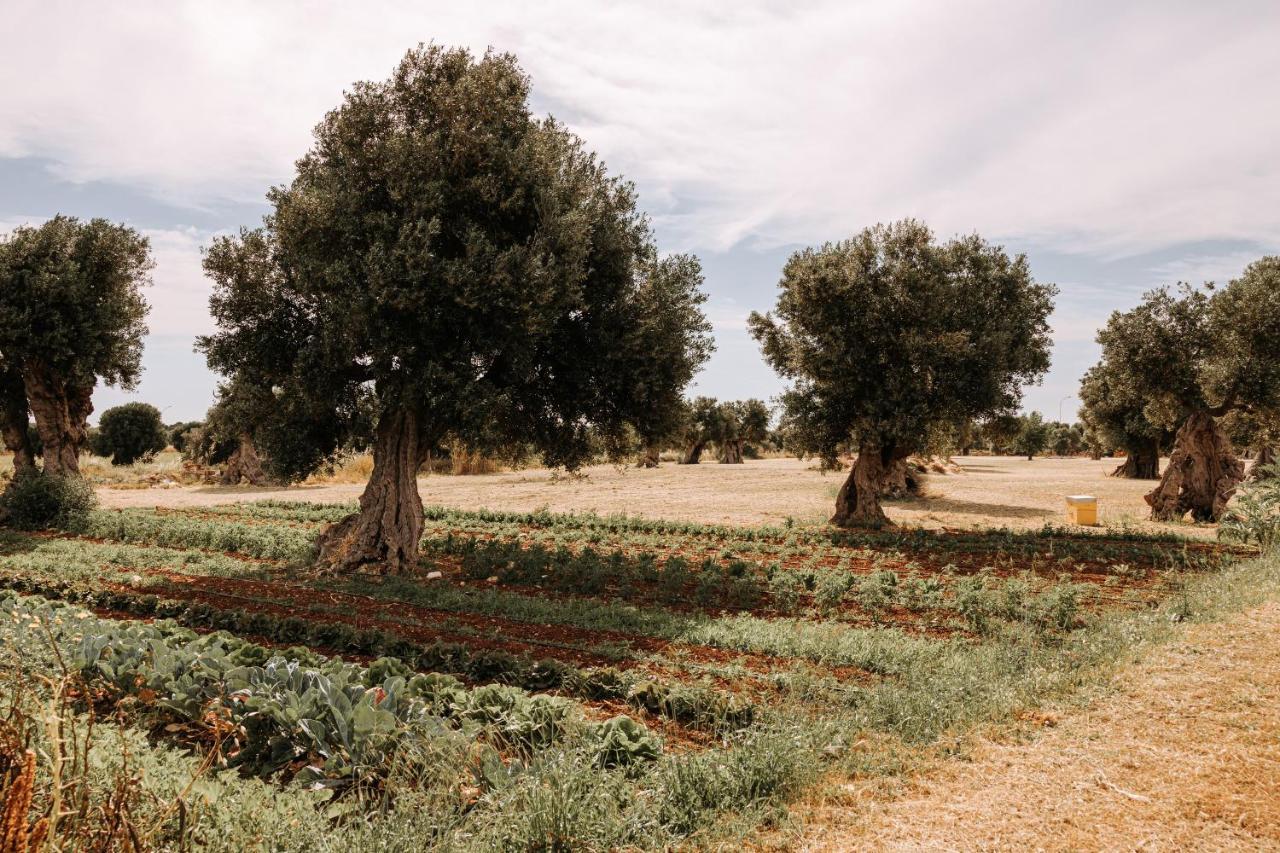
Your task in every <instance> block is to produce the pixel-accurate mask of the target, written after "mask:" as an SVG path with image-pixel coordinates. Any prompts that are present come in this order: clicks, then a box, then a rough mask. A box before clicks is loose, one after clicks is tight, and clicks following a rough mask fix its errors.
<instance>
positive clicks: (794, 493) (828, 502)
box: [99, 456, 1213, 535]
mask: <svg viewBox="0 0 1280 853" xmlns="http://www.w3.org/2000/svg"><path fill="white" fill-rule="evenodd" d="M956 461H957V462H959V463H960V465H961V467H962V469H963V471H964V473H961V474H946V475H943V474H936V475H932V476H930V478H929V482H928V490H929V493H930V495H931V497H929V498H927V499H924V500H918V501H902V502H895V503H892V504H890V505H889V507H888V513H889V516H890V517H891V518H893V519H894V520H895V521H897V522H899V523H903V524H913V525H923V526H926V527H963V528H974V527H1001V526H1009V527H1015V528H1028V527H1040V526H1041V525H1043V524H1044V523H1045V522H1046V521H1054V522H1057V521H1062V520H1063V518H1064V506H1063V498H1064V497H1065V496H1066V495H1069V494H1077V493H1082V492H1083V493H1087V494H1093V495H1096V496H1097V497H1098V499H1099V503H1100V521H1101V522H1102V523H1103V524H1107V525H1123V524H1130V525H1134V526H1138V527H1143V528H1153V529H1176V530H1178V531H1180V532H1183V533H1191V534H1193V535H1194V534H1200V535H1212V533H1213V528H1212V527H1210V526H1205V525H1190V524H1185V525H1152V524H1149V523H1148V522H1146V521H1145V517H1146V509H1147V507H1146V504H1144V503H1143V502H1142V495H1143V494H1144V493H1145V492H1147V491H1148V490H1149V489H1150V488H1151V486H1152V485H1153V484H1152V483H1151V482H1148V481H1134V480H1117V479H1114V478H1111V477H1108V476H1106V474H1107V472H1108V471H1110V470H1111V469H1112V468H1114V467H1115V464H1116V462H1115V460H1101V461H1096V462H1095V461H1093V460H1089V459H1036V460H1034V461H1032V462H1028V461H1027V460H1026V459H1020V458H1011V457H978V456H975V457H969V458H960V457H957V460H956ZM367 467H368V466H367V464H365V463H362V462H361V461H360V460H356V461H355V462H353V463H352V464H351V465H350V466H349V467H348V468H346V469H343V471H342V473H341V475H340V477H339V480H340V482H328V483H308V484H307V485H303V486H295V487H292V488H288V489H282V488H260V489H259V488H249V487H236V488H224V487H215V486H196V487H183V488H168V489H157V490H145V491H129V492H122V491H117V490H114V489H100V490H99V494H100V496H101V498H102V500H103V503H104V504H105V505H107V506H156V505H164V506H176V505H188V506H195V505H200V504H207V503H230V502H234V501H240V500H253V499H260V498H280V499H285V500H308V501H320V502H338V501H349V500H354V499H355V498H356V497H358V496H359V494H360V491H361V488H362V485H363V480H364V477H366V476H367V471H366V468H367ZM841 481H842V475H841V474H838V473H828V474H823V473H821V472H819V471H818V470H816V467H815V466H814V464H813V463H812V462H804V461H800V460H797V459H763V460H753V461H750V462H747V463H746V464H744V465H719V464H716V463H714V462H712V463H704V464H702V465H673V464H670V463H664V464H663V465H662V467H660V468H656V469H648V470H646V469H637V468H632V467H615V466H609V465H597V466H593V467H591V468H587V469H586V470H585V471H583V472H582V475H581V476H566V475H564V474H563V473H557V472H554V471H548V470H546V469H541V468H538V469H529V470H523V471H507V472H502V473H497V474H486V475H479V476H471V477H449V476H430V477H423V478H421V479H420V480H419V483H418V485H419V488H420V490H421V492H422V499H423V501H425V502H426V503H428V504H447V505H449V506H454V507H459V508H464V509H476V508H481V507H486V508H490V509H509V510H533V509H538V508H546V509H550V510H554V511H560V512H571V511H577V512H581V511H592V512H598V513H602V514H608V513H626V514H630V515H644V516H652V517H658V518H672V519H683V520H689V521H703V522H716V523H728V524H780V523H782V522H783V521H785V520H786V519H788V518H790V519H793V520H794V521H796V522H798V523H801V524H818V523H822V522H824V521H825V520H826V518H827V517H828V516H829V515H830V513H831V510H832V507H833V504H834V502H835V493H836V490H837V489H838V488H839V486H840V483H841Z"/></svg>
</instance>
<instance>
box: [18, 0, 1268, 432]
mask: <svg viewBox="0 0 1280 853" xmlns="http://www.w3.org/2000/svg"><path fill="white" fill-rule="evenodd" d="M0 7H2V9H0V11H2V12H3V20H4V22H5V26H4V28H3V30H0V79H3V80H4V81H5V84H4V86H3V87H0V233H4V232H7V231H8V230H10V229H11V228H12V227H14V226H15V225H18V224H23V223H31V224H37V223H39V222H42V221H44V220H45V219H47V218H49V217H50V216H52V215H54V214H55V213H66V214H71V215H75V216H81V217H91V216H102V217H107V218H109V219H112V220H115V221H120V222H125V223H128V224H130V225H132V226H134V227H136V228H138V229H140V230H142V231H144V232H145V233H146V234H147V235H148V236H149V238H150V240H151V245H152V250H153V253H154V256H155V260H156V268H155V271H154V274H153V284H152V285H151V287H150V288H148V290H147V299H148V301H149V302H150V304H151V313H150V317H149V321H148V324H149V327H150V330H151V333H150V335H149V336H148V338H147V341H146V350H145V354H144V358H143V363H144V368H145V370H144V374H143V378H142V381H141V383H140V385H139V387H138V389H137V390H136V391H135V392H132V393H124V392H121V391H119V390H117V389H110V388H100V389H99V390H98V392H97V393H96V394H95V398H94V400H95V406H96V408H97V410H98V411H99V412H101V411H102V410H103V409H105V408H107V407H109V406H111V405H115V404H118V403H120V402H122V401H125V400H128V399H141V400H145V401H147V402H150V403H153V404H155V405H156V406H157V407H159V408H160V409H161V410H162V411H163V412H164V417H165V420H166V421H170V422H172V421H176V420H186V419H196V418H199V417H201V416H202V415H203V413H204V411H205V409H206V408H207V407H208V406H209V404H210V402H211V399H212V395H213V390H214V387H215V384H216V380H217V377H215V376H213V375H212V374H210V373H209V371H208V370H207V369H206V368H205V365H204V362H203V358H202V357H201V356H199V355H198V354H196V353H194V352H193V351H192V342H193V339H194V337H195V336H196V335H198V334H201V333H205V332H208V331H210V330H211V328H212V322H211V320H210V318H209V314H208V310H207V300H208V296H209V292H210V285H209V282H208V281H207V280H205V279H204V278H203V276H202V274H201V270H200V251H201V247H203V246H205V245H207V244H208V243H209V241H210V240H211V239H212V238H213V237H214V236H216V235H218V234H221V233H227V232H229V231H234V230H236V229H238V228H239V227H240V226H244V225H248V226H253V225H256V224H258V222H259V221H260V219H261V217H262V215H263V213H265V212H266V205H265V203H264V194H265V192H266V190H267V189H268V188H269V187H270V186H272V185H274V184H280V183H284V182H287V181H288V180H289V179H290V178H291V176H292V170H293V163H294V161H295V160H296V159H297V158H299V157H300V156H302V155H303V154H304V153H305V152H306V150H307V148H308V146H309V144H310V134H311V129H312V128H313V127H314V126H315V124H316V123H317V122H318V121H319V120H320V119H321V118H322V117H323V115H324V113H325V112H326V111H327V110H329V109H332V108H333V107H335V106H337V105H338V104H339V103H340V102H341V98H342V93H343V91H344V90H346V89H348V88H349V87H350V86H351V84H352V83H354V82H356V81H359V80H380V79H385V78H386V77H388V76H389V75H390V73H391V71H392V69H393V68H394V67H395V65H396V64H397V62H398V61H399V59H400V58H401V56H402V55H403V54H404V52H405V50H407V49H408V48H410V47H412V46H414V45H416V44H418V43H420V42H436V43H439V44H442V45H450V46H453V45H461V46H467V47H470V48H471V49H472V50H473V51H476V52H478V53H482V52H483V51H484V50H486V49H487V48H493V49H495V50H498V51H504V52H511V53H514V54H515V55H516V56H517V57H518V58H519V60H520V62H521V64H522V66H523V67H524V69H525V70H526V71H527V72H528V73H529V75H530V76H531V78H532V81H533V97H532V100H533V107H534V109H535V110H536V111H537V112H539V113H550V114H552V115H554V116H556V117H557V118H558V119H560V120H561V121H564V122H565V123H566V124H567V125H568V126H569V127H570V128H571V129H573V130H574V131H575V132H576V133H578V134H579V135H580V136H581V137H583V139H585V140H586V142H587V144H588V146H589V147H590V148H592V149H593V150H595V151H596V152H598V153H599V154H600V156H601V157H602V158H603V159H604V161H605V162H606V163H607V164H608V167H609V169H610V171H611V172H612V173H614V174H621V175H624V176H626V177H627V178H629V179H630V180H632V181H634V182H635V184H636V186H637V189H638V192H639V196H640V202H641V207H642V208H643V209H644V210H645V211H647V213H648V214H649V215H650V217H651V218H652V221H653V224H654V229H655V232H656V234H657V237H658V243H659V246H660V248H661V250H662V251H664V252H675V251H687V252H694V253H696V254H697V255H698V256H699V257H700V258H701V259H702V262H703V266H704V270H705V273H706V289H707V292H708V294H709V297H710V298H709V301H708V303H707V312H708V316H709V317H710V319H711V321H712V323H713V325H714V329H715V336H716V344H717V350H716V353H715V355H714V356H713V357H712V359H711V361H710V362H709V364H708V365H707V367H706V368H705V370H704V371H703V373H701V374H700V375H699V376H698V377H697V379H696V380H695V386H694V388H693V389H692V390H693V391H694V392H696V393H701V394H708V395H711V396H716V397H720V398H723V399H741V398H746V397H761V398H766V399H767V398H769V397H772V396H774V395H776V394H777V393H778V392H779V391H780V390H781V389H782V383H781V381H780V380H779V379H778V378H777V377H776V376H775V375H774V373H773V372H772V370H771V369H770V368H769V367H768V365H766V364H765V363H764V361H763V359H762V358H761V357H760V353H759V349H758V347H757V345H756V344H755V342H754V341H753V340H752V339H751V338H750V336H749V335H748V333H747V331H746V317H747V315H748V314H749V313H750V312H751V311H752V310H762V311H763V310H767V309H768V308H769V307H770V306H772V304H773V303H774V301H775V299H776V289H777V282H778V277H779V272H780V270H781V268H782V265H783V263H784V262H785V260H786V258H787V256H788V255H789V254H790V253H791V252H794V251H796V250H797V249H799V248H802V247H804V246H810V245H816V244H820V243H823V242H825V241H828V240H838V239H842V238H844V237H848V236H850V235H852V234H854V233H856V232H857V231H859V230H861V229H862V228H864V227H867V226H869V225H874V224H876V223H878V222H888V221H892V220H896V219H900V218H903V217H908V216H910V217H916V218H919V219H922V220H924V221H925V222H927V223H928V224H929V225H930V226H931V227H932V228H933V229H934V231H935V233H936V234H937V235H938V236H939V237H940V238H944V239H945V238H947V237H950V236H952V235H955V234H961V233H966V234H967V233H972V232H977V233H979V234H981V235H982V236H983V237H985V238H987V239H988V240H989V241H992V242H996V243H1000V244H1002V245H1004V246H1005V247H1006V248H1007V249H1008V250H1009V251H1011V252H1021V253H1025V254H1026V255H1027V257H1028V259H1029V261H1030V265H1031V269H1032V272H1033V274H1034V276H1035V277H1036V278H1037V279H1038V280H1041V281H1049V282H1054V283H1056V284H1057V285H1058V287H1059V289H1060V293H1059V296H1058V298H1057V305H1056V310H1055V313H1054V315H1053V318H1052V325H1053V330H1054V351H1053V366H1052V368H1051V370H1050V372H1049V373H1048V375H1047V376H1046V377H1045V378H1044V380H1043V381H1042V383H1040V384H1039V385H1036V386H1031V387H1029V388H1027V389H1026V392H1025V397H1024V400H1025V407H1026V408H1027V409H1028V410H1038V411H1040V412H1042V413H1043V414H1044V415H1045V416H1046V417H1047V418H1050V419H1058V418H1059V416H1060V415H1061V417H1062V418H1063V419H1065V420H1072V419H1073V418H1074V417H1075V412H1076V407H1077V405H1078V400H1076V399H1075V397H1074V395H1075V394H1076V391H1077V388H1078V383H1079V379H1080V376H1081V375H1082V374H1083V373H1084V371H1085V370H1086V369H1087V368H1088V367H1089V366H1090V365H1091V364H1093V363H1094V362H1095V361H1096V359H1097V354H1098V347H1097V345H1096V343H1095V342H1094V336H1095V334H1096V331H1097V329H1098V327H1099V326H1101V325H1102V324H1103V323H1105V322H1106V319H1107V317H1108V316H1109V315H1110V313H1111V312H1112V311H1115V310H1124V309H1128V308H1130V307H1132V306H1133V305H1135V304H1136V303H1137V302H1138V300H1139V299H1140V298H1141V295H1142V293H1143V292H1144V291H1146V290H1149V289H1151V288H1152V287H1155V286H1158V285H1161V284H1171V283H1174V282H1177V281H1180V280H1185V281H1191V282H1196V283H1198V282H1202V281H1206V280H1216V281H1227V280H1229V279H1231V278H1232V277H1234V276H1236V275H1238V274H1239V273H1240V272H1241V271H1242V270H1243V268H1244V266H1245V265H1246V264H1247V263H1248V262H1250V261H1251V260H1254V259H1256V258H1258V257H1261V256H1263V255H1267V254H1276V253H1280V203H1278V202H1280V104H1278V103H1277V93H1280V51H1277V50H1276V48H1275V45H1276V44H1277V43H1280V4H1277V3H1274V2H1255V3H1250V2H1224V3H1212V4H1210V3H1193V2H1152V3H1144V2H1131V3H1125V4H1116V3H1110V2H1065V3H1037V4H1028V3H1023V2H990V3H988V2H964V3H956V2H941V0H939V2H910V0H906V1H905V2H904V0H891V2H861V3H859V2H826V0H799V2H777V3H767V2H753V1H752V0H734V2H731V3H730V2H717V3H713V2H702V3H696V4H695V3H685V4H678V3H667V2H661V0H648V2H635V3H629V2H615V3H609V4H604V3H599V2H595V3H592V2H580V3H570V2H562V3H557V2H546V3H537V4H532V3H520V2H501V0H490V2H485V3H474V4H462V3H456V2H455V3H448V4H445V3H434V2H414V3H393V2H366V3H338V2H331V3H325V2H306V3H302V2H295V3H289V2H273V3H270V4H263V3H252V2H219V3H208V2H203V3H195V2H190V3H187V2H164V3H162V2H154V3H135V2H127V0H116V2H112V3H96V4H85V3H62V2H50V0H43V2H26V0H0Z"/></svg>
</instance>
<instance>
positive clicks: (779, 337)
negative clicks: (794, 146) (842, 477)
mask: <svg viewBox="0 0 1280 853" xmlns="http://www.w3.org/2000/svg"><path fill="white" fill-rule="evenodd" d="M779 288H780V290H781V293H780V294H779V297H778V304H777V307H776V309H775V311H774V313H772V314H766V315H761V314H758V313H753V314H752V315H751V320H750V324H751V330H752V333H753V334H754V335H755V337H756V338H757V339H758V340H759V341H760V342H761V344H762V346H763V349H764V355H765V358H766V359H768V361H769V362H770V364H772V365H773V367H774V369H776V370H777V371H778V372H779V373H780V374H782V375H783V376H784V377H787V378H789V379H791V380H792V381H793V387H792V388H791V390H790V391H789V392H788V393H787V394H786V395H785V396H784V404H785V405H786V406H787V408H788V414H789V418H790V419H791V420H792V422H793V423H798V424H801V425H802V428H801V429H799V430H798V431H797V432H798V434H800V435H803V436H805V439H806V443H807V445H808V448H807V449H809V450H810V451H812V452H816V453H819V454H820V455H823V456H824V457H827V458H834V456H835V454H836V452H837V450H838V448H839V447H840V446H841V445H842V444H846V443H847V444H849V445H850V446H852V447H856V448H857V451H858V455H857V459H856V461H855V463H854V465H853V468H852V470H851V471H850V473H849V477H848V479H847V480H846V481H845V483H844V486H843V487H842V488H841V489H840V493H839V495H838V496H837V498H836V511H835V515H834V516H833V517H832V519H831V520H832V523H834V524H837V525H841V526H880V525H883V524H886V523H888V519H887V518H886V516H885V514H884V511H883V509H882V508H881V506H880V491H881V483H882V482H883V480H884V474H885V471H886V469H887V468H889V467H890V466H892V465H894V464H895V463H896V462H898V461H901V460H903V459H905V458H906V457H907V456H909V455H910V454H911V453H913V452H916V451H917V450H919V449H920V448H922V447H923V446H924V444H925V443H926V442H927V441H928V439H929V436H930V434H931V433H934V432H936V431H937V430H938V429H939V428H943V427H946V428H950V426H951V425H953V424H956V423H960V422H963V421H964V420H966V419H970V418H982V417H987V416H989V415H992V414H996V413H1001V412H1011V411H1012V410H1014V409H1015V408H1016V407H1017V405H1018V403H1019V401H1020V400H1021V393H1022V390H1021V389H1022V386H1023V384H1025V383H1027V382H1031V381H1034V380H1036V379H1037V378H1038V377H1039V376H1040V375H1041V374H1043V373H1044V371H1045V370H1047V369H1048V366H1049V347H1050V339H1049V325H1048V318H1049V314H1050V312H1051V311H1052V308H1053V295H1054V293H1055V292H1056V290H1055V288H1054V287H1053V285H1050V284H1040V283H1037V282H1036V281H1035V280H1034V279H1032V277H1031V272H1030V269H1029V268H1028V266H1027V262H1026V259H1025V258H1024V257H1023V256H1021V255H1019V256H1017V257H1014V258H1010V257H1009V256H1008V255H1007V254H1006V253H1005V251H1004V250H1003V249H1002V248H1000V247H999V246H992V245H989V244H987V243H986V242H985V241H983V240H982V239H981V238H980V237H977V236H976V235H975V236H968V237H958V238H956V239H953V240H951V241H949V242H946V243H939V242H937V241H935V240H934V237H933V234H932V232H930V230H929V229H928V228H927V227H926V226H925V225H923V224H922V223H919V222H916V221H913V220H905V221H901V222H897V223H894V224H892V225H878V226H876V227H874V228H868V229H866V230H865V231H863V232H862V233H860V234H858V235H857V236H855V237H853V238H851V239H849V240H845V241H842V242H839V243H828V244H825V245H823V246H821V247H819V248H816V249H813V248H811V249H805V250H803V251H800V252H797V253H795V254H794V255H792V256H791V258H790V259H789V260H788V261H787V263H786V266H785V267H784V268H783V271H782V280H781V282H780V283H779Z"/></svg>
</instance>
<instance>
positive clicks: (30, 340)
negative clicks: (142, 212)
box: [0, 216, 152, 475]
mask: <svg viewBox="0 0 1280 853" xmlns="http://www.w3.org/2000/svg"><path fill="white" fill-rule="evenodd" d="M151 268H152V260H151V253H150V248H149V245H148V243H147V239H146V238H145V237H143V236H142V235H141V234H139V233H138V232H137V231H135V230H134V229H132V228H129V227H127V226H124V225H113V224H111V223H110V222H107V221H106V220H103V219H92V220H89V221H88V222H80V221H79V220H77V219H74V218H72V217H67V216H56V217H54V218H53V219H50V220H49V221H48V222H45V223H44V224H43V225H40V226H38V227H29V226H22V227H19V228H16V229H14V231H13V232H11V233H10V234H9V235H8V236H7V237H6V238H5V239H4V240H3V241H2V242H0V374H3V375H4V376H6V377H7V378H5V379H4V380H3V381H0V391H2V392H3V393H4V396H5V399H4V400H3V401H0V402H3V404H4V405H3V406H0V411H2V412H8V413H17V412H19V411H20V412H22V413H23V414H22V424H23V425H24V426H25V423H26V416H25V411H26V410H27V408H28V407H29V408H30V411H31V412H32V413H34V415H35V421H36V426H37V428H38V429H39V432H40V437H41V440H42V442H43V445H44V447H43V450H44V465H45V469H46V470H47V471H48V472H49V473H51V474H62V473H69V474H72V475H75V474H78V473H79V464H78V462H77V456H78V454H79V451H80V449H81V447H82V446H83V444H84V441H85V439H86V435H87V418H88V416H89V414H90V412H92V411H93V404H92V402H91V397H92V394H93V388H94V385H95V384H96V383H97V382H99V381H102V382H104V383H106V384H107V385H113V386H119V387H121V388H125V389H131V388H133V387H134V385H135V384H136V382H137V380H138V375H139V373H140V371H141V357H142V338H143V336H144V335H145V334H146V331H147V329H146V326H145V325H144V324H143V320H144V318H145V316H146V312H147V303H146V301H145V300H144V299H143V297H142V293H141V288H142V287H143V286H144V285H147V284H149V283H150V271H151ZM19 386H20V387H19ZM11 419H12V414H0V420H3V421H6V422H7V421H8V420H11ZM0 426H4V424H3V423H0ZM5 440H6V443H9V436H8V433H7V431H6V434H5ZM10 448H11V449H16V448H13V447H12V445H10Z"/></svg>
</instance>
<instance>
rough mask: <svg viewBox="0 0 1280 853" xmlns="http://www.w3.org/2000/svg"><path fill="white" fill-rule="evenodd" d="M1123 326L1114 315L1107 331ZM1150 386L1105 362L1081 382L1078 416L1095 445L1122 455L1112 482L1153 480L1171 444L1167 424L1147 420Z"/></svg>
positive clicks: (1129, 371) (1126, 369) (1121, 365)
mask: <svg viewBox="0 0 1280 853" xmlns="http://www.w3.org/2000/svg"><path fill="white" fill-rule="evenodd" d="M1124 322H1125V315H1121V314H1113V315H1112V317H1111V320H1110V322H1109V323H1108V328H1111V329H1115V328H1117V327H1118V326H1120V325H1122V324H1123V323H1124ZM1149 396H1150V394H1149V386H1148V385H1147V383H1146V382H1145V381H1144V379H1143V377H1142V376H1140V375H1138V374H1135V373H1134V372H1133V371H1132V368H1131V367H1130V365H1128V364H1125V363H1123V362H1117V361H1113V360H1111V359H1108V358H1106V357H1105V356H1104V358H1103V360H1102V361H1100V362H1098V363H1097V364H1095V365H1094V366H1093V367H1091V368H1089V370H1088V371H1087V372H1086V373H1085V375H1084V378H1083V379H1081V380H1080V402H1081V403H1083V407H1082V409H1081V413H1080V416H1081V418H1082V419H1083V421H1084V423H1085V426H1086V428H1087V430H1088V431H1089V433H1090V434H1091V435H1092V436H1093V437H1094V440H1095V441H1097V442H1099V443H1101V445H1103V447H1100V448H1099V449H1100V450H1101V449H1104V448H1105V449H1106V450H1108V451H1114V450H1116V449H1123V450H1124V453H1125V461H1124V462H1122V463H1121V464H1120V465H1118V466H1117V467H1116V469H1115V470H1114V471H1113V472H1112V476H1115V477H1126V478H1130V479H1138V480H1155V479H1157V478H1158V477H1159V476H1160V453H1161V450H1162V449H1163V448H1165V447H1168V445H1169V442H1170V441H1172V439H1173V430H1172V429H1170V428H1169V427H1168V426H1167V425H1166V424H1162V423H1153V422H1152V420H1151V419H1150V418H1149V417H1147V402H1148V399H1149Z"/></svg>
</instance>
